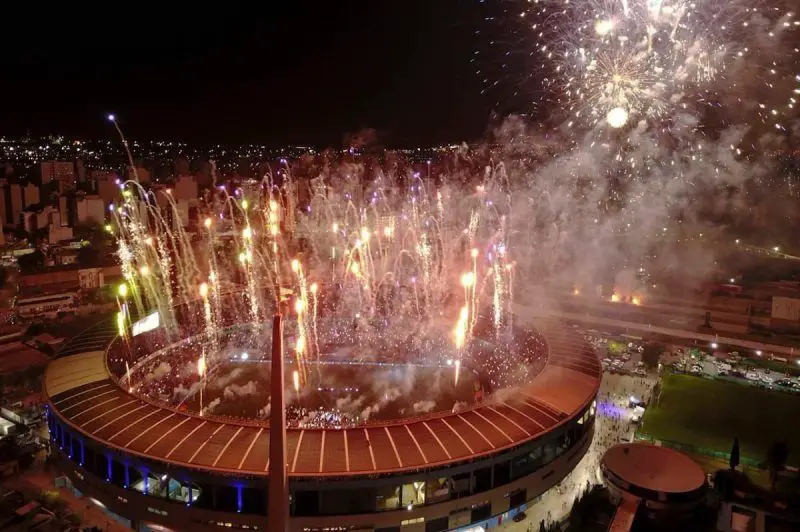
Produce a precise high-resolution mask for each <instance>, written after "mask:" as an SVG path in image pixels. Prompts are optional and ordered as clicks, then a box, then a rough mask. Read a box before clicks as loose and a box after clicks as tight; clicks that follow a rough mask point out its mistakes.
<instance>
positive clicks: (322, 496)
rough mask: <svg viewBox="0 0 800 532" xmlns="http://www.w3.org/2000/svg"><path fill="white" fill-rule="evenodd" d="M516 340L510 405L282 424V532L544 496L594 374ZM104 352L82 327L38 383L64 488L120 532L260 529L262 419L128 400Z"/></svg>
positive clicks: (468, 519)
mask: <svg viewBox="0 0 800 532" xmlns="http://www.w3.org/2000/svg"><path fill="white" fill-rule="evenodd" d="M480 329H481V327H480V326H478V327H476V330H478V331H479V330H480ZM516 329H517V331H516V335H515V342H517V343H521V344H526V343H530V342H532V341H534V340H535V341H536V342H537V344H536V345H539V346H540V348H539V351H540V352H538V356H540V358H539V360H540V362H539V363H538V364H537V365H536V371H535V375H527V374H526V375H525V382H523V383H520V384H519V385H517V386H515V387H514V388H513V389H512V390H513V392H512V393H502V391H498V392H497V393H494V394H488V396H487V397H485V398H481V400H476V401H475V402H474V403H472V404H470V405H468V406H467V407H464V408H461V409H458V410H456V409H455V408H454V409H453V410H436V411H434V412H429V413H425V414H422V415H409V416H406V417H401V418H395V419H379V420H378V419H376V420H370V421H368V422H366V423H362V424H360V425H344V426H338V427H337V426H333V427H327V428H307V427H306V428H303V426H302V425H301V426H289V428H287V447H288V455H287V456H288V463H287V473H288V477H289V491H290V506H289V507H290V529H291V530H297V531H312V530H386V531H388V530H399V529H400V528H402V529H403V530H426V531H438V530H450V529H462V528H463V529H469V528H471V529H477V527H483V528H491V527H492V526H495V525H496V524H498V523H499V522H502V521H504V520H507V519H511V518H513V516H514V515H515V514H516V513H517V512H519V511H521V510H523V509H525V508H526V507H527V506H528V505H531V504H532V503H533V502H535V501H536V499H537V497H539V496H540V495H541V494H542V493H544V492H545V491H547V490H548V489H549V488H551V487H552V486H554V485H555V484H557V483H558V482H559V481H560V480H561V479H562V478H563V477H564V476H565V475H566V474H567V473H569V472H570V471H571V470H572V469H573V468H574V467H575V465H576V464H577V463H578V462H579V461H580V459H581V457H582V456H583V455H584V454H585V452H586V450H587V449H588V447H589V444H590V442H591V438H592V434H593V429H594V412H595V402H594V401H595V397H596V394H597V391H598V387H599V382H600V376H601V373H600V365H599V363H598V361H597V358H596V355H595V353H594V352H593V351H592V349H591V347H589V346H588V345H587V344H586V343H585V342H584V341H583V339H582V338H581V337H580V336H579V335H577V334H574V333H572V332H571V331H570V330H569V329H568V328H566V327H565V326H563V325H562V324H560V323H558V322H553V321H544V320H543V321H537V322H535V323H533V324H531V325H525V326H516ZM149 334H156V333H153V332H150V333H146V334H145V335H142V337H143V338H145V337H147V335H149ZM476 337H480V334H476ZM119 340H120V337H119V335H118V329H117V327H116V325H112V324H109V323H103V324H100V325H98V326H96V327H93V328H91V329H89V330H87V331H85V332H84V333H81V334H79V335H78V336H76V337H75V338H74V339H73V340H72V341H71V342H70V343H69V344H68V345H67V346H66V347H65V349H64V350H63V351H62V352H61V354H60V356H59V358H58V359H56V360H55V361H53V362H52V363H51V364H50V366H49V367H48V369H47V372H46V375H45V393H46V396H47V402H48V409H47V414H48V416H47V417H48V423H49V428H50V434H51V439H52V442H53V445H52V451H53V453H52V454H53V457H54V459H55V460H56V462H57V464H58V465H59V468H60V469H61V470H62V471H63V473H64V474H65V475H66V477H67V478H68V479H69V482H70V483H71V484H72V487H73V488H74V489H75V490H77V491H79V492H80V493H82V494H84V495H85V496H87V497H90V498H91V499H92V500H93V501H94V502H95V503H96V504H98V505H100V506H102V507H104V508H105V509H106V511H107V512H108V513H109V515H111V516H113V517H114V518H115V519H117V520H119V521H121V522H122V523H124V524H126V525H128V526H130V527H131V528H133V529H136V530H219V529H220V528H238V529H245V530H268V529H269V522H270V521H269V516H268V515H267V511H266V508H267V498H268V493H267V485H268V468H269V454H270V453H269V423H268V422H266V421H265V420H260V419H247V418H245V417H234V416H226V417H223V416H218V415H216V416H215V415H209V414H208V413H205V414H204V412H203V411H202V410H200V411H199V412H195V411H192V409H186V408H179V407H175V406H174V405H170V404H167V403H164V402H163V401H157V400H154V399H152V397H151V396H148V395H143V394H137V393H136V392H135V390H132V387H131V386H130V381H127V385H125V383H126V381H125V379H124V377H125V374H124V373H123V374H122V375H120V374H119V371H117V370H116V369H115V368H116V367H117V366H119V364H118V363H115V360H118V358H115V357H117V356H118V354H119V346H120V345H121V342H120V341H119ZM141 345H150V344H147V343H146V342H145V343H142V344H141ZM129 349H130V350H131V351H132V352H134V353H135V356H142V354H141V353H139V351H141V350H142V349H141V348H137V347H136V345H135V344H133V347H132V348H129ZM144 350H145V351H146V350H147V349H144ZM129 373H130V370H129Z"/></svg>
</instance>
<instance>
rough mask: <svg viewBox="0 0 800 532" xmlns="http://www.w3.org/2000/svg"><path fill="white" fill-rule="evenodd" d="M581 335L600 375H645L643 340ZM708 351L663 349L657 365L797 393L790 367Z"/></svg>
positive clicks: (799, 379) (766, 358)
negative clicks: (596, 359)
mask: <svg viewBox="0 0 800 532" xmlns="http://www.w3.org/2000/svg"><path fill="white" fill-rule="evenodd" d="M581 332H582V333H583V335H584V338H586V341H587V342H589V343H590V344H591V345H592V347H594V348H595V350H596V351H597V354H598V356H599V357H600V359H601V363H602V366H603V371H606V372H609V373H612V374H620V375H632V376H641V377H644V376H646V375H647V370H646V368H645V365H644V363H643V362H642V352H643V351H644V344H645V343H646V342H645V341H644V340H643V339H641V338H638V337H635V336H629V335H621V334H615V333H608V332H604V331H599V330H596V329H586V330H582V331H581ZM711 347H712V346H709V348H708V349H707V350H702V349H699V348H698V347H689V346H686V345H677V344H670V345H666V346H664V352H663V354H662V355H661V358H660V365H661V367H670V368H672V369H673V371H676V372H679V373H688V374H692V375H697V376H700V377H709V378H721V379H729V380H733V381H739V382H740V383H742V384H751V385H754V386H763V387H765V388H770V389H775V390H780V391H794V392H800V376H792V375H791V374H790V370H791V369H793V368H792V367H791V366H790V365H788V364H785V365H784V364H783V363H782V362H780V361H776V360H775V359H774V358H772V357H770V355H769V354H765V353H760V352H755V353H752V354H750V355H751V357H750V358H748V357H746V356H743V355H742V353H739V352H737V351H730V352H725V351H722V350H721V349H712V348H711ZM752 355H755V356H752ZM765 363H768V364H769V365H770V366H772V367H769V368H767V367H759V366H763V365H766V364H765ZM782 367H785V368H786V371H780V369H781V368H782Z"/></svg>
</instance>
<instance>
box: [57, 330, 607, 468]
mask: <svg viewBox="0 0 800 532" xmlns="http://www.w3.org/2000/svg"><path fill="white" fill-rule="evenodd" d="M537 328H538V330H539V332H541V333H543V334H544V336H545V338H546V340H547V343H548V347H549V351H550V352H549V356H548V361H547V363H546V365H545V367H544V369H543V371H542V372H541V373H540V374H539V375H538V376H536V377H535V378H534V379H533V381H532V382H531V383H529V384H528V385H526V386H524V387H522V389H521V390H520V391H519V393H515V394H513V395H510V396H508V397H503V398H501V399H493V398H490V399H489V400H488V401H486V402H483V403H479V404H477V405H476V406H474V407H472V408H469V409H467V410H464V411H460V412H457V413H451V412H439V413H435V414H430V415H427V416H425V417H421V418H406V419H402V420H397V421H392V422H384V423H370V424H367V425H365V426H361V427H356V428H347V429H300V428H291V429H288V430H287V447H288V457H289V463H288V467H289V475H290V476H295V477H301V476H346V475H370V474H376V473H394V472H397V473H399V472H403V471H410V470H416V469H422V468H430V467H440V466H444V465H447V464H452V463H456V462H461V461H465V460H471V459H474V458H476V457H479V456H482V455H487V454H492V453H496V452H499V451H501V450H504V449H508V448H512V447H516V446H518V445H520V444H523V443H525V442H526V441H529V440H531V439H533V438H536V437H538V436H540V435H542V434H543V433H545V432H547V431H549V430H551V429H553V428H554V427H555V426H557V425H559V424H561V423H563V422H565V421H566V420H568V419H570V418H571V417H573V416H574V414H577V413H578V412H580V411H581V410H582V409H583V408H584V407H585V406H586V405H588V404H589V403H590V402H591V401H592V400H593V399H594V397H595V395H596V393H597V389H598V386H599V382H600V375H601V373H600V365H599V363H598V360H597V357H596V355H595V353H594V352H593V351H592V349H591V348H590V347H589V346H588V345H587V344H586V343H585V342H584V341H583V339H582V338H580V337H578V336H577V335H575V334H574V333H571V332H569V331H568V330H566V329H565V328H564V327H563V326H561V325H560V324H554V323H548V324H547V326H546V327H542V328H540V327H539V325H538V324H537ZM95 334H96V333H95ZM108 341H110V338H109V340H108ZM45 392H46V394H47V396H48V397H49V399H50V403H51V405H52V408H53V410H54V412H55V413H57V415H58V416H59V417H61V418H62V419H64V420H65V421H67V423H68V424H70V425H71V426H73V427H74V428H75V429H77V430H78V431H80V432H81V433H83V434H85V435H86V436H88V437H90V438H92V439H94V440H96V441H99V442H102V443H103V444H105V445H107V446H109V447H114V448H117V449H118V450H120V451H122V452H124V453H130V454H134V455H139V456H142V457H146V458H150V459H154V460H158V461H162V462H167V463H171V464H173V465H177V466H181V467H191V468H197V469H205V470H213V471H220V472H229V473H235V474H244V475H265V474H266V473H267V470H268V467H269V425H268V423H265V422H261V421H255V420H254V421H243V420H239V419H231V420H227V419H221V418H218V417H210V416H207V417H201V416H199V415H195V414H191V413H186V412H181V411H178V410H175V409H171V408H168V407H166V406H163V405H158V404H154V403H150V402H147V401H145V400H143V399H141V398H139V397H136V396H134V395H131V394H129V393H128V392H127V391H126V390H124V389H122V388H121V387H120V386H119V385H118V384H117V383H116V382H115V381H114V380H113V379H112V376H111V374H110V373H109V371H108V369H107V367H106V363H105V351H104V350H97V351H90V352H86V353H81V354H76V355H73V356H69V357H64V358H59V359H57V360H55V361H53V362H52V363H51V365H50V366H49V367H48V369H47V373H46V376H45Z"/></svg>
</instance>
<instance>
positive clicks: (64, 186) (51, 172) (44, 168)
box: [40, 161, 76, 193]
mask: <svg viewBox="0 0 800 532" xmlns="http://www.w3.org/2000/svg"><path fill="white" fill-rule="evenodd" d="M40 167H41V172H42V184H43V185H46V184H47V183H50V182H51V181H56V182H58V192H59V193H63V192H64V191H66V190H69V189H74V188H75V181H76V175H75V164H74V163H73V162H72V161H42V163H41V165H40Z"/></svg>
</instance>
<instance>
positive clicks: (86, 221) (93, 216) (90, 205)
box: [75, 195, 106, 225]
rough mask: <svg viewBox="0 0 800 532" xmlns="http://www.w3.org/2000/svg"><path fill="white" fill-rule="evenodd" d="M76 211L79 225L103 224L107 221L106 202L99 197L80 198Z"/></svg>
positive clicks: (77, 201)
mask: <svg viewBox="0 0 800 532" xmlns="http://www.w3.org/2000/svg"><path fill="white" fill-rule="evenodd" d="M75 210H76V211H77V223H78V224H81V225H93V224H102V223H103V222H104V221H105V219H106V208H105V202H104V201H103V198H101V197H100V196H99V195H87V196H81V197H78V198H77V200H76V205H75Z"/></svg>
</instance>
